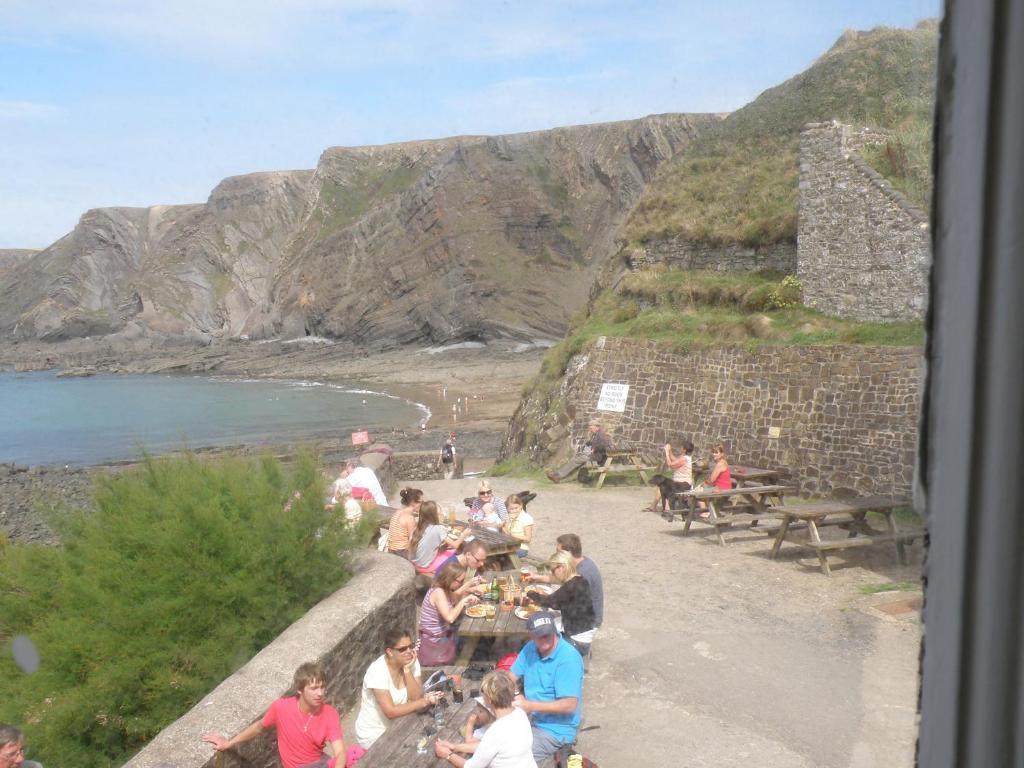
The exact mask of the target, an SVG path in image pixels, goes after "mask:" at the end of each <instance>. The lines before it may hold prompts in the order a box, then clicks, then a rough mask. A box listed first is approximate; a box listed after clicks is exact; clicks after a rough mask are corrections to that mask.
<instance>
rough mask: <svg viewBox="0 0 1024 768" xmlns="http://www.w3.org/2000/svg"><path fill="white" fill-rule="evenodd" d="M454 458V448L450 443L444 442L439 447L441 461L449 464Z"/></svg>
mask: <svg viewBox="0 0 1024 768" xmlns="http://www.w3.org/2000/svg"><path fill="white" fill-rule="evenodd" d="M454 458H455V450H454V449H453V448H452V447H451V446H450V445H448V444H447V443H445V445H444V447H443V448H441V461H443V462H444V463H445V464H451V463H452V460H453V459H454Z"/></svg>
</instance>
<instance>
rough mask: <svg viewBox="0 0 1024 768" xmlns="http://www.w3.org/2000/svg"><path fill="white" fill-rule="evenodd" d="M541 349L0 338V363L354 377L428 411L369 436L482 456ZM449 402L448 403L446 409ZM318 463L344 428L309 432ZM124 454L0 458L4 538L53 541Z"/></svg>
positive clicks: (337, 447) (338, 456)
mask: <svg viewBox="0 0 1024 768" xmlns="http://www.w3.org/2000/svg"><path fill="white" fill-rule="evenodd" d="M542 357H543V349H539V348H535V347H523V346H522V345H514V344H511V343H501V342H498V343H492V344H491V345H487V346H483V345H481V346H468V347H467V346H456V347H451V348H448V349H445V350H438V349H414V350H413V349H404V350H395V351H391V352H383V353H376V354H367V353H365V352H359V351H357V350H355V349H353V348H352V347H351V346H348V345H345V344H343V343H318V342H315V341H314V342H305V343H299V344H284V343H280V342H270V343H260V344H257V343H240V342H228V343H224V344H221V345H209V346H196V345H192V344H184V343H179V342H170V341H168V342H154V341H151V340H136V341H127V340H123V339H121V340H109V339H98V340H81V341H72V342H65V343H61V344H33V343H21V344H13V345H7V346H0V369H6V370H18V371H29V370H50V369H59V370H60V371H61V372H62V373H65V374H70V375H88V374H91V373H101V372H102V373H164V374H166V373H183V374H194V373H204V374H209V375H217V374H223V375H244V376H249V377H257V378H258V377H266V378H288V379H307V380H316V381H325V382H327V381H344V382H359V383H363V384H365V385H367V386H369V387H372V388H373V389H376V390H379V391H384V392H388V393H389V394H393V395H398V396H400V397H405V398H408V399H410V400H413V401H415V402H419V403H424V404H425V405H427V407H429V408H430V410H431V414H432V415H431V418H430V420H429V421H428V423H427V425H426V426H427V428H426V429H422V430H420V429H417V428H416V427H415V426H414V425H410V427H409V428H408V429H406V430H388V431H385V432H380V433H375V434H372V438H373V439H374V440H377V441H379V442H383V443H387V444H388V445H390V446H391V447H392V448H393V449H394V450H396V451H435V450H440V446H441V444H442V443H443V442H444V437H445V436H446V435H447V434H448V432H449V431H451V430H454V431H455V432H456V434H457V446H458V450H459V452H460V454H461V455H462V456H463V457H465V458H467V459H491V458H493V457H495V456H497V454H498V450H499V448H500V446H501V441H502V438H503V436H504V433H505V430H506V429H507V427H508V421H509V418H510V417H511V415H512V412H513V411H514V410H515V408H516V406H517V405H518V403H519V396H520V393H521V391H522V389H523V385H524V384H525V383H526V382H527V381H528V380H529V379H530V378H531V377H532V376H533V375H534V374H535V373H536V372H537V370H538V368H539V366H540V361H541V358H542ZM453 406H455V408H454V410H453ZM312 444H313V445H314V446H315V447H316V448H317V450H319V451H320V454H321V456H322V459H323V463H324V466H325V468H327V469H329V468H331V466H332V465H333V464H337V463H338V462H339V461H341V460H343V459H345V458H347V457H348V456H351V455H352V454H353V453H354V452H355V450H354V449H353V447H352V445H351V443H350V442H349V439H348V435H347V434H346V435H339V436H337V437H334V438H327V439H324V438H319V437H318V438H316V439H315V440H314V441H312ZM295 448H296V446H295V445H293V444H279V445H278V444H270V445H261V446H242V445H239V446H234V447H231V448H217V449H212V448H211V449H198V450H197V452H199V453H202V454H204V455H207V454H208V455H217V454H219V453H222V452H231V451H233V452H238V451H242V452H249V453H255V452H264V451H269V452H270V453H273V454H274V455H276V456H279V457H280V458H282V459H284V460H287V458H288V457H289V456H290V455H291V454H292V453H293V452H294V450H295ZM130 466H132V462H119V463H113V464H103V465H98V466H92V467H64V466H62V465H55V466H37V467H27V466H22V465H13V464H0V527H2V528H3V530H4V531H5V532H6V534H7V537H8V539H9V540H11V541H20V542H39V543H46V544H57V543H58V537H57V535H56V534H55V533H54V531H53V529H52V527H51V526H50V524H49V523H48V520H49V519H51V515H52V514H53V512H54V510H56V509H59V508H61V507H64V506H70V507H78V508H84V509H88V508H89V506H90V504H91V503H92V494H91V490H92V485H93V482H94V480H95V478H96V476H97V475H99V474H103V473H109V472H118V471H123V469H124V468H125V467H130Z"/></svg>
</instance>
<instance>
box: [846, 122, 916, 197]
mask: <svg viewBox="0 0 1024 768" xmlns="http://www.w3.org/2000/svg"><path fill="white" fill-rule="evenodd" d="M860 154H861V157H863V158H864V160H865V161H867V163H868V164H869V165H871V166H872V167H873V168H874V169H875V170H876V171H878V172H879V173H880V174H882V176H884V177H885V178H886V180H888V182H889V183H890V184H892V185H893V187H895V188H896V189H898V190H899V191H900V192H902V193H903V194H904V195H906V197H907V199H908V200H910V202H912V203H914V204H915V205H916V206H917V207H918V208H920V209H921V210H923V211H927V210H928V208H929V206H930V205H931V199H932V124H931V121H930V120H926V119H923V116H919V117H918V119H916V120H914V121H913V123H912V124H911V125H909V126H908V127H906V128H904V129H901V130H898V131H896V132H895V134H894V135H893V137H892V138H890V139H889V140H888V141H887V142H886V143H885V144H872V145H869V146H866V147H864V148H863V149H862V150H861V152H860Z"/></svg>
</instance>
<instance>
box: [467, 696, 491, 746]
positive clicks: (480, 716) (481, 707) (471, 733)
mask: <svg viewBox="0 0 1024 768" xmlns="http://www.w3.org/2000/svg"><path fill="white" fill-rule="evenodd" d="M474 701H476V708H475V709H474V710H473V711H472V712H471V713H470V715H469V718H468V719H467V720H466V724H465V725H464V726H463V728H462V737H463V738H464V739H465V741H466V747H470V746H472V747H474V748H475V746H476V744H477V743H479V741H480V739H482V738H483V737H484V734H485V733H486V732H487V726H489V725H490V724H491V723H493V722H494V711H493V710H492V709H491V708H490V706H488V704H487V699H485V698H484V697H483V696H477V697H476V698H475V699H474ZM465 751H466V752H468V753H470V754H472V750H470V749H466V750H465Z"/></svg>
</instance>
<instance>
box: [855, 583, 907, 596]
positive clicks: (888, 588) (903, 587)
mask: <svg viewBox="0 0 1024 768" xmlns="http://www.w3.org/2000/svg"><path fill="white" fill-rule="evenodd" d="M920 589H921V585H920V584H919V583H918V582H916V581H891V582H885V583H883V584H865V585H864V586H863V587H861V588H860V591H861V593H862V594H865V595H877V594H879V593H880V592H916V591H918V590H920Z"/></svg>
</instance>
